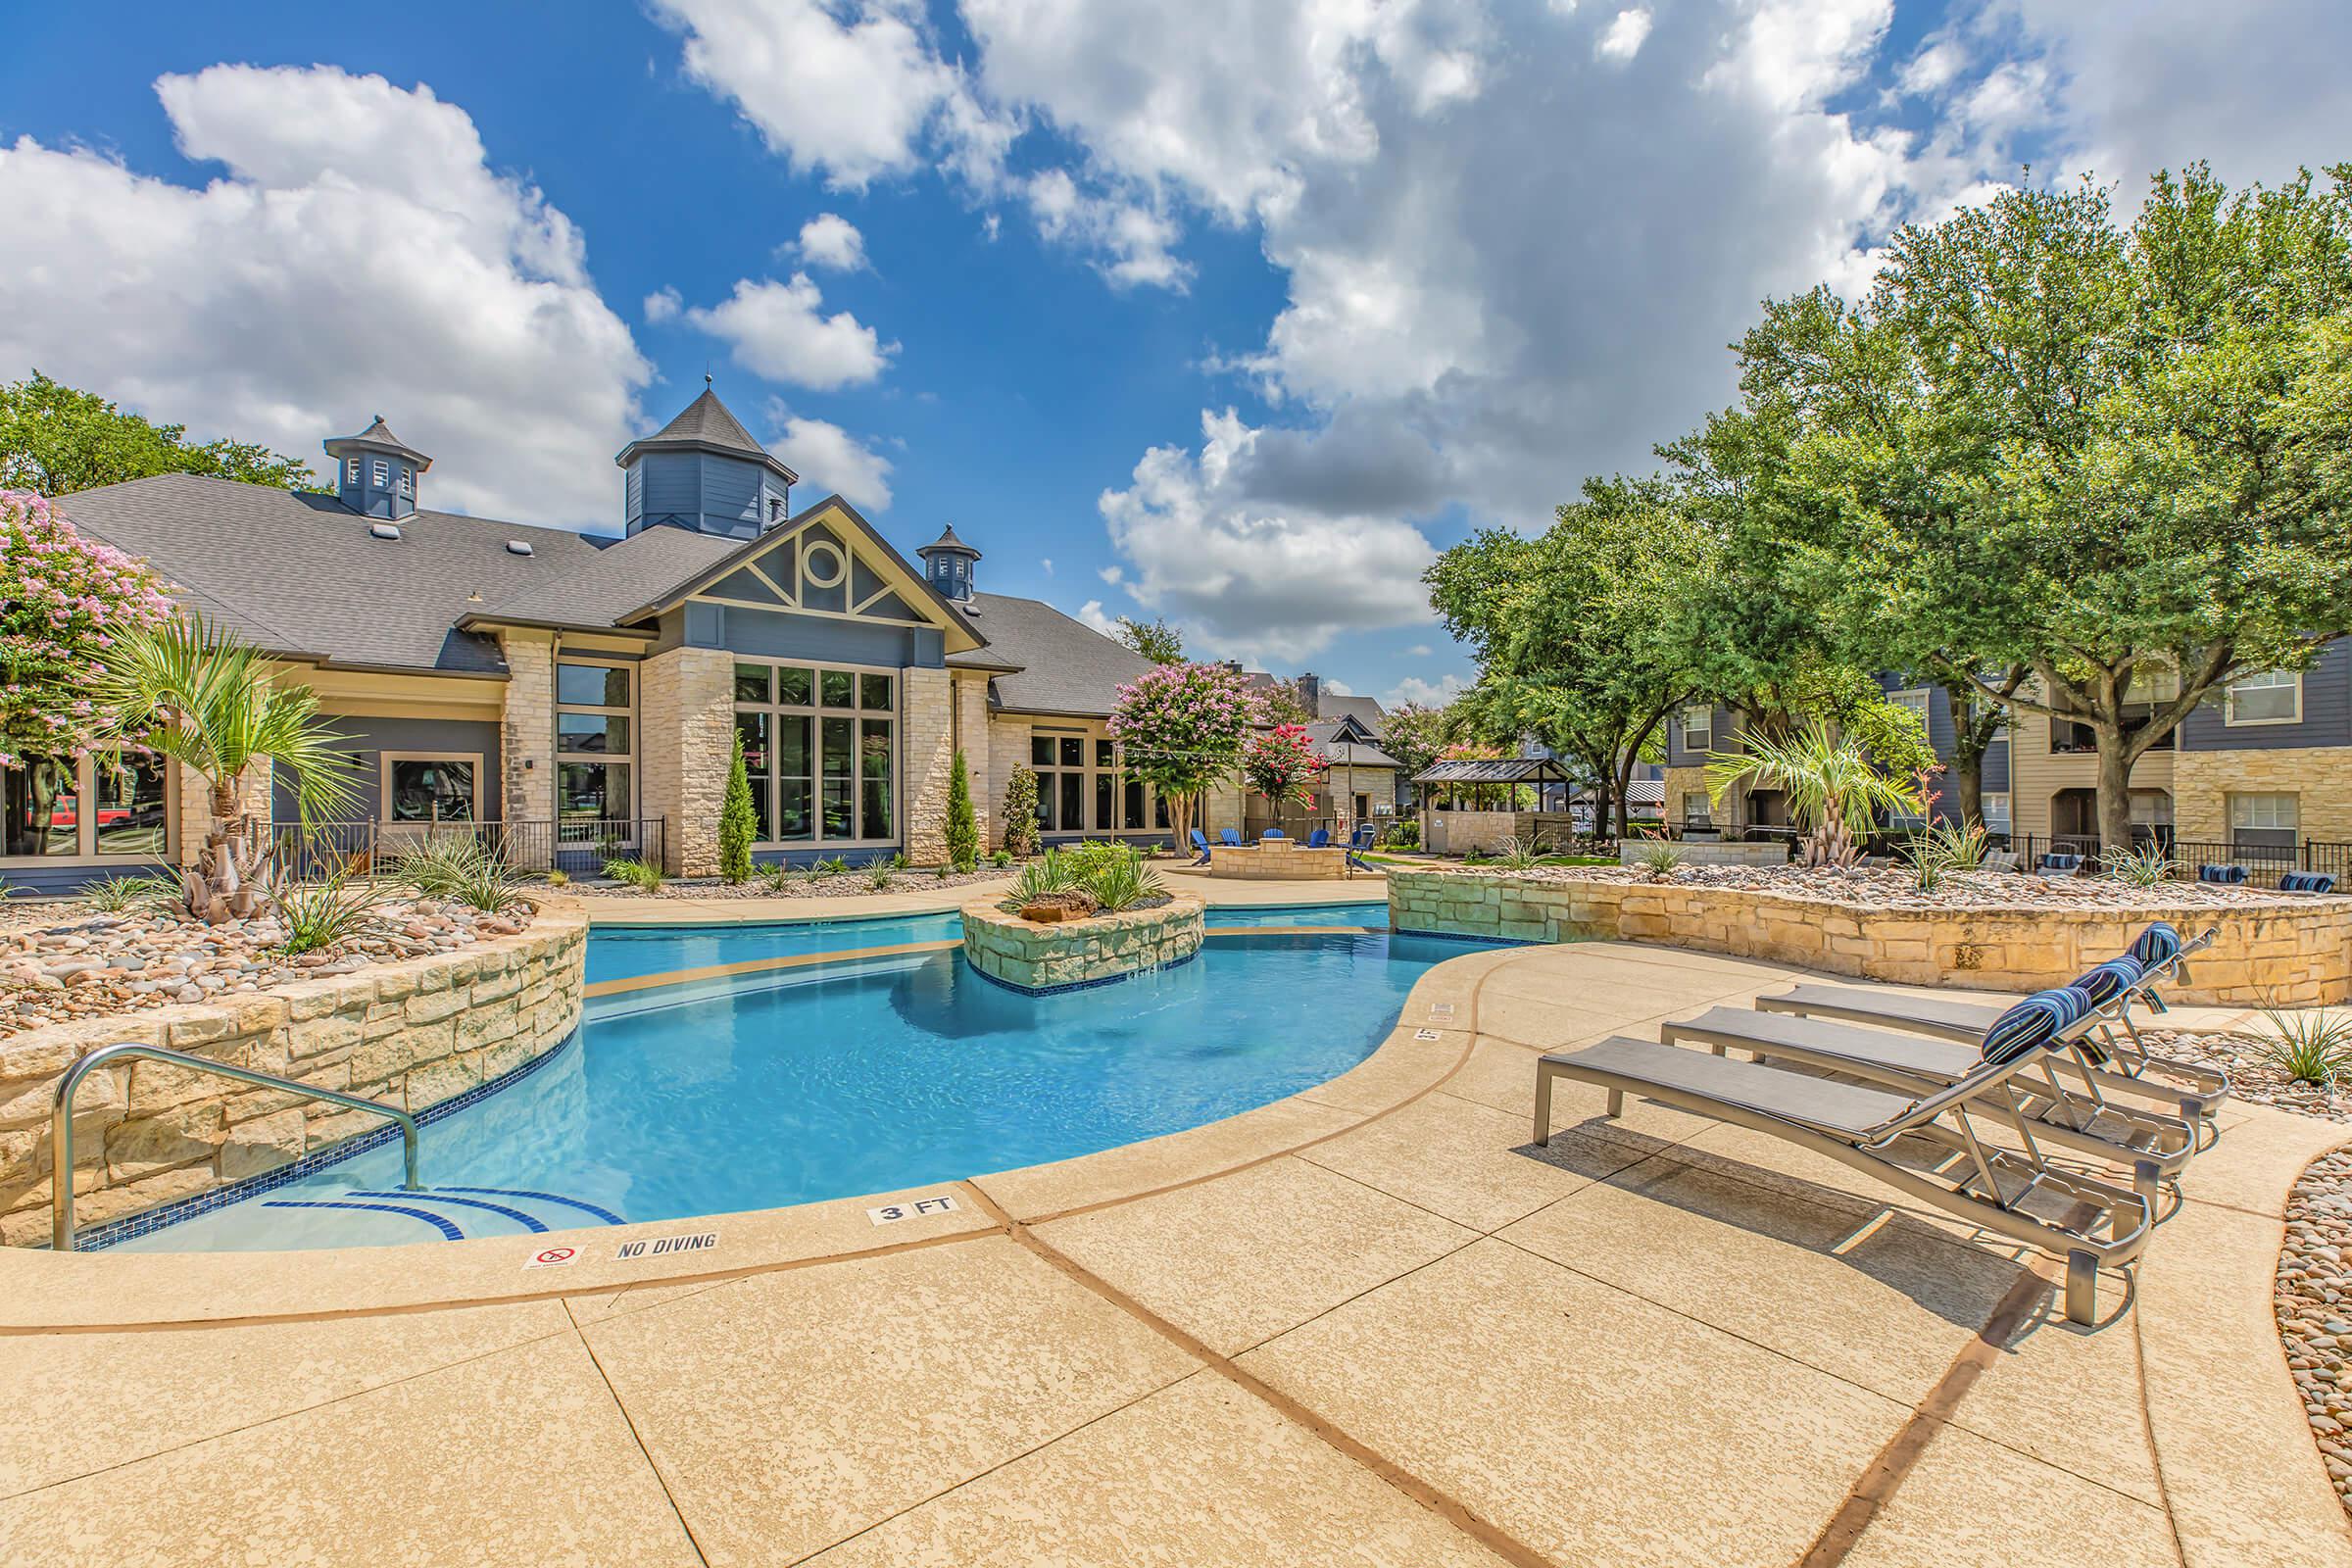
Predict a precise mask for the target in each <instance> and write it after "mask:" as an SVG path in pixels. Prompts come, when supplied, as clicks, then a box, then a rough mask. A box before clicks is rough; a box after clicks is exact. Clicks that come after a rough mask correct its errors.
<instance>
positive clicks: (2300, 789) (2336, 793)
mask: <svg viewBox="0 0 2352 1568" xmlns="http://www.w3.org/2000/svg"><path fill="white" fill-rule="evenodd" d="M2133 782H2134V783H2136V782H2138V777H2137V770H2136V769H2134V770H2133ZM2233 793H2244V794H2257V795H2293V796H2295V797H2297V800H2296V807H2297V810H2298V815H2299V818H2300V824H2299V827H2298V831H2299V832H2300V833H2301V835H2302V836H2303V837H2304V838H2307V839H2323V840H2331V841H2339V842H2340V841H2342V840H2346V839H2352V746H2296V747H2281V748H2279V749H2278V750H2276V751H2259V752H2257V751H2239V752H2181V753H2180V754H2179V755H2178V756H2176V757H2175V758H2174V759H2173V832H2174V835H2175V836H2176V837H2179V838H2181V839H2186V840H2189V841H2191V842H2203V843H2213V842H2227V841H2228V840H2229V797H2230V795H2231V794H2233Z"/></svg>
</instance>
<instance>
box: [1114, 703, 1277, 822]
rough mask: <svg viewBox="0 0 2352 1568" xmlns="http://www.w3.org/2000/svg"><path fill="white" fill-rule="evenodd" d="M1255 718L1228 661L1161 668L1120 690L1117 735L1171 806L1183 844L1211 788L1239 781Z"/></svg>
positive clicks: (1135, 767) (1134, 767) (1129, 763)
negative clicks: (1238, 772) (1237, 770)
mask: <svg viewBox="0 0 2352 1568" xmlns="http://www.w3.org/2000/svg"><path fill="white" fill-rule="evenodd" d="M1257 716H1258V713H1257V702H1256V700H1255V699H1254V698H1253V697H1251V696H1250V688H1249V687H1248V685H1246V684H1245V683H1244V681H1243V679H1242V673H1241V671H1240V670H1237V669H1232V668H1229V667H1227V666H1226V665H1223V664H1161V665H1160V666H1158V667H1157V668H1156V669H1153V670H1152V671H1150V672H1149V673H1147V674H1146V675H1144V676H1143V677H1142V678H1141V679H1139V680H1137V681H1136V682H1135V683H1134V684H1133V685H1129V686H1122V687H1120V688H1119V703H1118V707H1117V709H1116V710H1114V711H1112V713H1111V715H1110V733H1111V736H1112V738H1113V739H1115V740H1117V741H1118V743H1119V748H1120V751H1121V754H1122V755H1123V757H1124V758H1125V765H1126V768H1127V771H1128V772H1129V773H1132V774H1134V775H1135V776H1137V777H1139V778H1141V779H1143V780H1144V781H1145V782H1146V783H1148V784H1150V785H1152V787H1153V788H1154V789H1156V790H1158V791H1159V794H1160V799H1162V800H1164V801H1166V802H1167V803H1168V823H1169V825H1170V826H1171V827H1172V828H1174V829H1175V833H1176V842H1177V843H1179V844H1182V843H1183V842H1184V841H1185V838H1186V836H1187V835H1188V834H1189V833H1190V832H1191V831H1192V828H1193V825H1194V822H1195V819H1196V817H1197V814H1198V811H1199V809H1200V800H1201V796H1202V795H1203V794H1205V793H1206V792H1207V790H1208V788H1209V786H1210V785H1212V784H1214V783H1216V781H1217V780H1219V779H1221V778H1231V777H1232V776H1233V772H1234V769H1235V767H1236V766H1237V765H1238V764H1239V763H1240V761H1241V759H1242V746H1243V743H1244V742H1245V741H1246V740H1247V739H1248V738H1249V736H1250V729H1251V727H1252V726H1253V725H1254V724H1255V723H1256V722H1257Z"/></svg>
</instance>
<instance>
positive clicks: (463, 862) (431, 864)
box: [394, 834, 524, 914]
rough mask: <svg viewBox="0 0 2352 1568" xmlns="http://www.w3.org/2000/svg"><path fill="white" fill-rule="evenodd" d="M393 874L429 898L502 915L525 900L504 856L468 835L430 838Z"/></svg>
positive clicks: (401, 863) (403, 861) (404, 860)
mask: <svg viewBox="0 0 2352 1568" xmlns="http://www.w3.org/2000/svg"><path fill="white" fill-rule="evenodd" d="M394 874H395V875H396V876H398V877H399V879H400V880H401V881H403V882H406V883H407V884H409V885H410V886H411V887H413V888H415V889H416V890H417V892H418V893H420V894H423V895H424V896H425V897H426V898H430V899H447V900H449V901H450V902H451V903H453V904H463V905H465V906H466V907H468V908H474V909H479V910H481V911H482V913H484V914H503V913H504V912H506V911H507V910H508V909H511V908H513V907H515V905H518V904H521V903H522V902H524V900H523V895H522V885H521V881H520V879H519V878H517V877H516V876H515V873H514V871H513V870H512V869H511V868H510V867H509V866H508V864H507V858H506V857H505V856H503V855H501V854H499V853H498V852H497V851H495V850H493V849H490V848H489V847H488V846H486V845H484V844H482V843H481V842H480V841H479V840H477V839H475V838H473V837H472V836H471V835H469V834H447V835H442V836H439V837H434V838H428V839H426V840H425V841H424V842H423V843H421V844H419V845H418V846H417V848H416V849H414V850H412V851H411V852H410V853H409V854H408V855H407V856H405V857H404V858H402V859H401V861H400V862H399V865H398V866H397V867H396V868H395V872H394Z"/></svg>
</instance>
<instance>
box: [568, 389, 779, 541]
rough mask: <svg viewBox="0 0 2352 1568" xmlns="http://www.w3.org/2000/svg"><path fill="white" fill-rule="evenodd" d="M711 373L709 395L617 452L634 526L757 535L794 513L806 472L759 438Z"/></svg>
mask: <svg viewBox="0 0 2352 1568" xmlns="http://www.w3.org/2000/svg"><path fill="white" fill-rule="evenodd" d="M710 381H711V378H710V377H709V376H705V377H703V383H704V384H703V395H702V396H701V397H699V398H696V399H695V400H694V401H693V402H692V403H689V404H688V405H686V408H685V410H684V411H683V412H682V413H680V414H679V415H678V417H676V418H674V419H672V420H670V421H669V422H668V423H667V424H665V425H663V426H662V428H661V429H659V430H656V431H655V432H654V433H653V434H652V435H649V436H645V437H643V438H641V439H639V440H636V441H632V442H630V443H629V444H628V445H627V446H625V447H622V448H621V449H620V455H619V456H618V457H616V458H614V459H613V462H614V463H616V464H618V465H619V466H620V469H621V472H622V474H623V475H624V476H625V477H624V478H623V479H622V482H621V492H622V510H623V513H624V516H625V520H626V523H627V529H628V532H630V533H632V534H633V533H636V532H638V531H639V530H641V529H645V528H652V527H659V526H664V525H666V526H669V527H673V528H692V529H694V530H695V531H696V532H697V533H715V534H722V535H724V536H726V537H727V538H730V539H751V538H755V537H757V536H758V535H760V534H761V533H763V532H765V531H766V530H767V529H769V528H772V527H774V526H775V525H776V524H777V523H780V522H782V521H783V520H784V519H785V517H786V516H787V515H790V513H791V511H792V487H793V486H794V485H796V484H798V483H800V478H801V476H800V475H799V474H797V473H795V472H793V471H792V470H791V469H790V468H787V467H786V466H784V465H783V464H781V463H779V462H777V461H776V457H775V455H774V454H773V453H771V452H769V451H768V450H767V448H765V447H763V446H761V445H760V443H759V442H758V441H757V440H755V439H754V438H753V436H752V432H751V431H749V430H747V429H745V428H744V427H743V421H742V420H741V419H738V418H736V417H735V415H734V413H733V411H731V410H730V409H728V407H727V406H726V405H725V404H724V403H721V402H720V401H719V400H718V394H717V393H716V392H713V391H712V390H711V385H710Z"/></svg>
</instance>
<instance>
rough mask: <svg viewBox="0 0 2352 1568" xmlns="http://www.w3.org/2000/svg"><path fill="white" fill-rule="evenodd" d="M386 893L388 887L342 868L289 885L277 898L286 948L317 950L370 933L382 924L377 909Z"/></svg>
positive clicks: (292, 950) (292, 949)
mask: <svg viewBox="0 0 2352 1568" xmlns="http://www.w3.org/2000/svg"><path fill="white" fill-rule="evenodd" d="M385 897H386V894H385V890H384V889H382V888H380V887H377V886H376V885H375V884H373V883H371V882H365V881H354V880H353V879H352V878H351V877H350V876H349V875H347V874H346V873H344V872H343V871H340V870H336V871H330V872H329V873H327V875H326V876H325V877H324V878H323V879H321V880H319V881H317V882H306V883H303V884H300V885H298V886H295V887H291V888H288V889H286V890H285V891H283V892H281V893H279V894H278V895H277V897H276V899H275V900H274V901H273V902H274V903H275V905H276V907H277V917H278V919H280V920H282V921H283V922H285V927H286V952H287V953H289V954H303V953H316V952H318V951H319V949H321V948H331V947H333V946H334V945H335V944H336V943H338V942H346V941H349V940H351V939H352V938H354V937H364V936H367V935H368V933H370V932H372V931H374V930H375V929H376V928H377V927H378V926H379V925H380V924H381V921H380V920H379V919H378V917H377V915H376V912H375V911H376V907H377V906H378V905H380V904H382V903H383V902H384V899H385Z"/></svg>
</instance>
